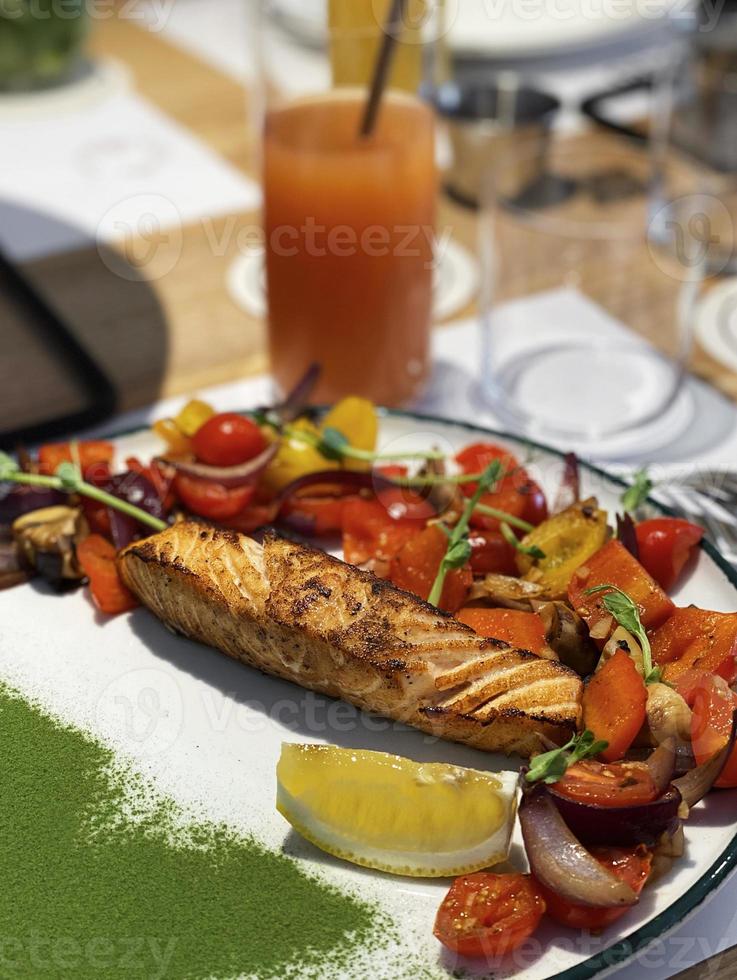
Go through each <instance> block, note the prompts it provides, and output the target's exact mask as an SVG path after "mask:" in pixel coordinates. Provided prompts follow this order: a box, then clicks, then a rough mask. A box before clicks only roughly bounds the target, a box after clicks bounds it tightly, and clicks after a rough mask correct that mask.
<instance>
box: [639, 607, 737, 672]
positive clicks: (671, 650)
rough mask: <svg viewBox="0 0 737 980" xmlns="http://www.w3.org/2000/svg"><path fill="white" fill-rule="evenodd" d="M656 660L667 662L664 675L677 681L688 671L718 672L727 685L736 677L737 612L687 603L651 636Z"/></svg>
mask: <svg viewBox="0 0 737 980" xmlns="http://www.w3.org/2000/svg"><path fill="white" fill-rule="evenodd" d="M650 644H651V646H652V650H653V660H654V661H655V663H656V664H665V665H666V666H665V670H664V671H663V676H664V678H665V680H667V681H668V682H675V681H676V680H677V679H678V678H679V677H680V676H681V675H682V674H685V673H686V672H688V671H693V670H696V671H701V672H704V673H707V674H718V675H719V676H720V677H723V678H724V679H725V680H726V681H727V683H728V684H732V683H733V682H734V681H735V680H736V679H737V613H719V612H712V611H710V610H707V609H697V608H696V606H688V607H686V608H685V609H676V610H675V612H674V613H673V615H672V616H671V617H670V618H669V619H668V621H667V622H665V623H664V624H663V625H662V626H661V627H660V628H659V629H657V630H655V632H654V633H653V635H652V636H651V638H650Z"/></svg>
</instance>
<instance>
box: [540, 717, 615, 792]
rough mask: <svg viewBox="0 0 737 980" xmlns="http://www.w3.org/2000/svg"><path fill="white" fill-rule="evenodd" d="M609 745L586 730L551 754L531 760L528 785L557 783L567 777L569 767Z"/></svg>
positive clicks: (546, 753)
mask: <svg viewBox="0 0 737 980" xmlns="http://www.w3.org/2000/svg"><path fill="white" fill-rule="evenodd" d="M608 745H609V743H608V742H605V741H604V740H603V739H598V740H597V739H596V737H595V736H594V733H593V732H591V731H589V730H588V729H586V731H585V732H582V733H581V734H580V735H574V736H573V738H571V739H569V741H567V742H566V744H565V745H562V746H561V747H560V748H559V749H553V750H552V751H550V752H542V753H541V754H540V755H536V756H534V757H533V758H532V759H531V760H530V768H529V771H528V772H527V775H526V776H525V779H526V780H527V782H528V783H538V782H543V783H548V784H550V783H557V782H558V780H559V779H562V778H563V776H565V774H566V771H567V770H568V767H569V766H572V765H573V764H574V763H576V762H580V761H581V760H582V759H590V758H592V757H593V756H595V755H599V753H600V752H603V751H604V749H605V748H607V746H608Z"/></svg>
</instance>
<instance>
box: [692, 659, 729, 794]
mask: <svg viewBox="0 0 737 980" xmlns="http://www.w3.org/2000/svg"><path fill="white" fill-rule="evenodd" d="M735 710H737V694H735V693H734V692H733V691H732V690H730V688H729V687H728V686H727V684H726V682H725V681H724V680H722V679H721V678H720V677H709V678H706V679H704V680H703V681H702V683H701V684H700V685H699V686H698V688H697V689H696V691H695V693H694V699H693V709H692V715H691V747H692V748H693V754H694V757H695V759H696V762H697V763H699V765H700V764H701V763H702V762H706V761H707V760H708V759H710V758H711V757H712V756H713V755H714V754H715V753H716V752H719V750H720V749H723V748H724V746H725V745H726V744H727V741H728V739H729V735H730V733H731V731H732V713H733V712H734V711H735ZM714 785H715V786H719V787H721V788H723V789H726V788H733V787H735V786H737V746H736V747H735V748H734V749H732V752H731V753H730V756H729V758H728V759H727V764H726V766H725V767H724V769H723V770H722V773H721V775H720V776H719V779H717V781H716V782H715V783H714Z"/></svg>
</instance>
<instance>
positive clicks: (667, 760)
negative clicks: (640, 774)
mask: <svg viewBox="0 0 737 980" xmlns="http://www.w3.org/2000/svg"><path fill="white" fill-rule="evenodd" d="M645 764H646V765H647V768H648V770H649V772H650V777H651V779H652V781H653V782H654V783H655V785H656V787H657V789H658V794H661V793H664V792H665V791H666V789H667V788H668V787H669V786H670V784H671V781H672V779H673V774H674V773H675V770H676V740H675V738H674V737H673V736H672V735H669V736H668V738H664V739H663V741H662V742H661V743H660V745H659V746H658V747H657V749H655V751H654V752H651V753H650V755H649V756H648V757H647V759H646V760H645Z"/></svg>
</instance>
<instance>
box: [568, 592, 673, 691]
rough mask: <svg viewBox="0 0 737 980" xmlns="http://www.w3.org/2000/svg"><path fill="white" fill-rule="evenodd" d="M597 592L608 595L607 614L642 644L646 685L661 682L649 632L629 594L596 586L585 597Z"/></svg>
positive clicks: (604, 601)
mask: <svg viewBox="0 0 737 980" xmlns="http://www.w3.org/2000/svg"><path fill="white" fill-rule="evenodd" d="M597 592H604V593H606V594H605V595H604V596H603V597H602V602H603V603H604V606H605V608H606V610H607V612H608V613H610V614H611V615H612V616H614V618H615V619H616V621H617V622H618V623H619V625H620V626H623V627H624V628H625V629H626V630H627V632H628V633H631V634H632V635H633V636H634V638H635V639H636V640H637V642H638V643H639V644H640V648H641V649H642V667H643V677H644V680H645V683H646V684H655V683H656V682H657V681H659V680H660V670H659V668H657V667H655V668H653V653H652V649H651V647H650V640H649V638H648V635H647V632H646V631H645V627H644V626H643V625H642V620H641V619H640V610H639V609H638V608H637V606H636V605H635V603H634V602H633V601H632V599H630V597H629V596H628V595H627V593H626V592H623V591H622V590H621V589H618V588H617V587H616V585H611V584H609V585H595V586H594V587H593V588H592V589H586V592H585V595H594V594H595V593H597Z"/></svg>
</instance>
